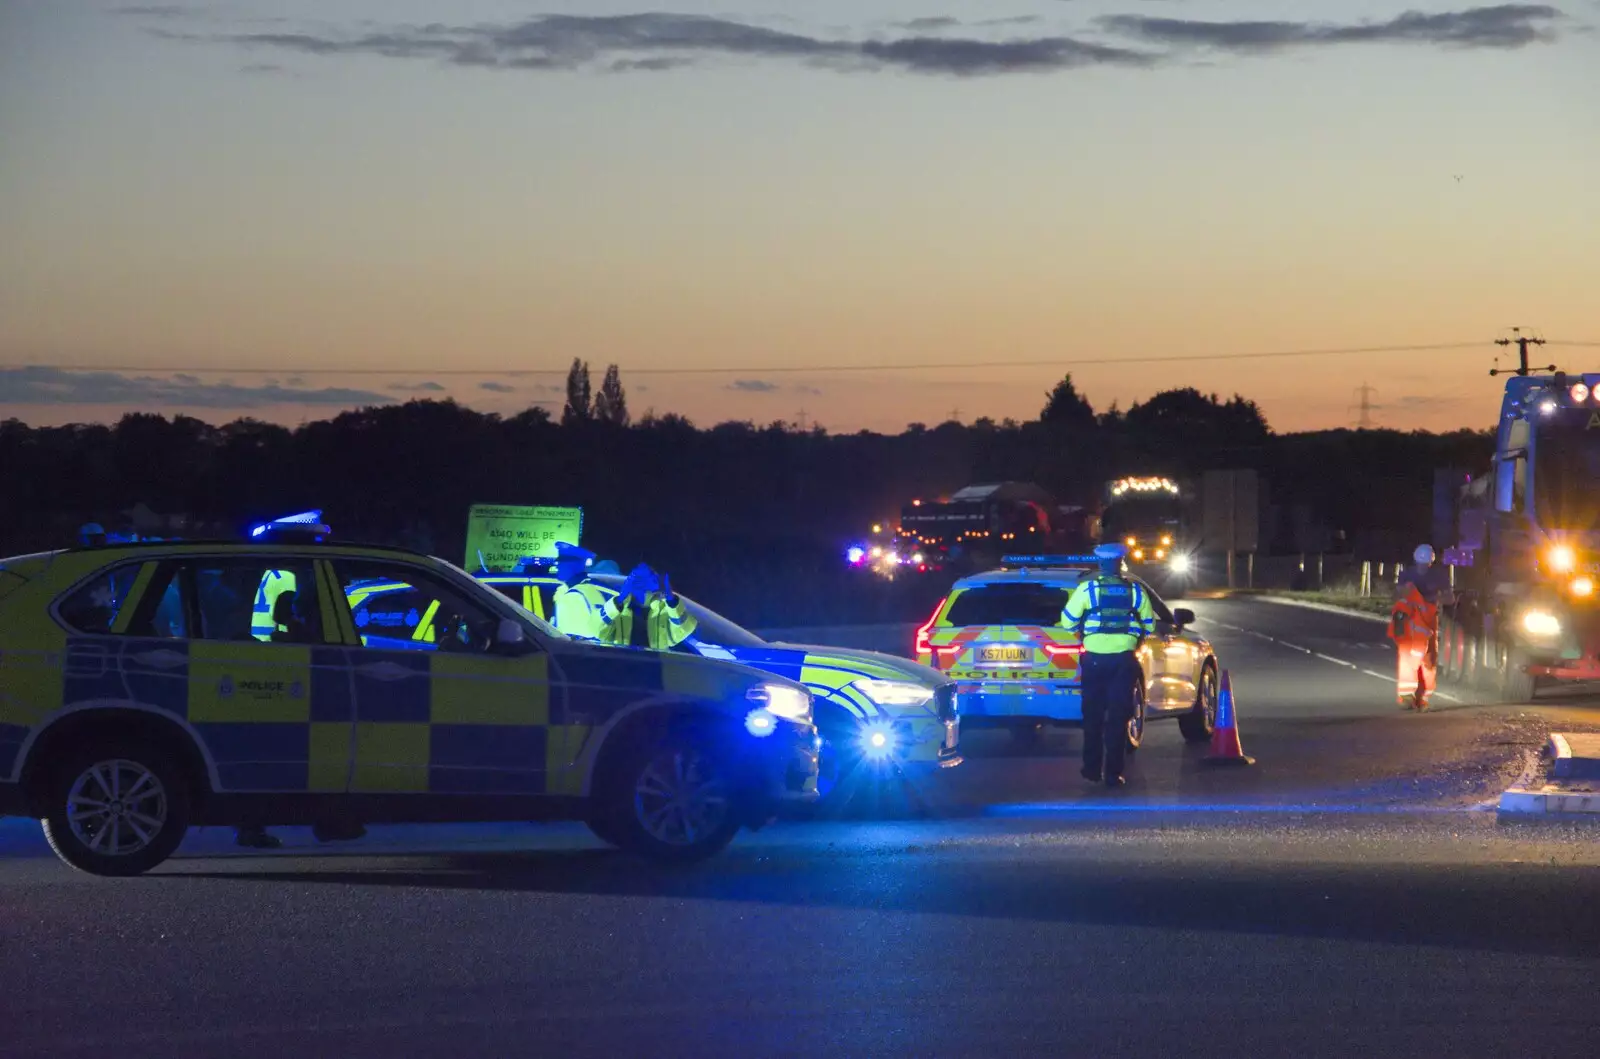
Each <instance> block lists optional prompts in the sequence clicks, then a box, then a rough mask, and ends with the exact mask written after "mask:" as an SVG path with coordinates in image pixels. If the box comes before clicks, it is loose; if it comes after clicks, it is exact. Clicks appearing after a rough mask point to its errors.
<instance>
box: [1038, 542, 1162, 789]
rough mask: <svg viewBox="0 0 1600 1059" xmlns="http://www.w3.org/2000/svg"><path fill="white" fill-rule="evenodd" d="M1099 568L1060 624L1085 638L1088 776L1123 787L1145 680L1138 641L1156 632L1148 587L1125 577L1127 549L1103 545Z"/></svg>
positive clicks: (1085, 772)
mask: <svg viewBox="0 0 1600 1059" xmlns="http://www.w3.org/2000/svg"><path fill="white" fill-rule="evenodd" d="M1094 554H1095V558H1096V559H1098V560H1099V561H1100V572H1099V573H1098V574H1096V575H1095V576H1094V577H1092V578H1088V579H1086V580H1084V581H1082V582H1080V583H1079V584H1078V587H1077V588H1075V589H1073V591H1072V595H1071V596H1070V597H1069V598H1068V599H1067V605H1066V607H1065V608H1063V610H1062V612H1061V624H1062V625H1063V626H1065V627H1067V628H1069V629H1072V630H1073V631H1074V632H1076V633H1078V635H1080V636H1082V637H1083V647H1084V651H1085V654H1084V656H1083V665H1082V667H1081V669H1080V670H1079V672H1080V673H1081V674H1082V680H1083V778H1084V779H1086V780H1088V781H1089V782H1090V783H1098V782H1100V781H1101V780H1102V779H1103V780H1104V781H1105V785H1106V786H1107V787H1121V786H1123V785H1124V784H1125V783H1126V782H1127V780H1125V779H1124V778H1123V776H1122V768H1123V762H1124V759H1125V758H1126V756H1127V752H1128V721H1129V719H1130V718H1131V717H1132V716H1133V710H1134V702H1135V699H1134V696H1135V695H1136V694H1137V691H1138V685H1139V682H1140V681H1141V680H1142V679H1143V677H1142V675H1141V670H1140V668H1139V659H1138V654H1137V652H1138V650H1139V644H1140V643H1141V642H1142V641H1143V640H1144V638H1145V637H1147V636H1151V635H1154V633H1155V631H1156V616H1155V611H1154V610H1153V609H1152V608H1151V606H1150V596H1149V593H1147V592H1146V591H1145V590H1144V586H1143V585H1140V584H1139V583H1137V582H1135V581H1131V580H1129V579H1128V578H1126V577H1124V576H1122V560H1123V557H1124V556H1126V555H1127V554H1128V550H1127V549H1126V548H1124V547H1123V546H1122V545H1120V544H1102V545H1100V547H1098V548H1096V549H1095V550H1094Z"/></svg>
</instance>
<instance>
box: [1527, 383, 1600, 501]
mask: <svg viewBox="0 0 1600 1059" xmlns="http://www.w3.org/2000/svg"><path fill="white" fill-rule="evenodd" d="M1590 414H1591V413H1589V412H1585V411H1582V410H1581V409H1580V410H1579V412H1578V415H1577V416H1576V417H1574V416H1573V415H1572V414H1571V413H1565V414H1563V415H1562V416H1561V417H1560V419H1561V421H1560V422H1557V423H1551V424H1540V430H1539V439H1538V445H1537V448H1536V449H1535V455H1534V474H1533V488H1534V494H1535V503H1536V505H1537V507H1538V514H1539V521H1540V522H1541V523H1542V524H1543V525H1544V528H1545V529H1563V530H1574V531H1585V530H1597V529H1600V490H1597V489H1596V488H1595V483H1596V482H1600V430H1589V429H1588V417H1589V415H1590Z"/></svg>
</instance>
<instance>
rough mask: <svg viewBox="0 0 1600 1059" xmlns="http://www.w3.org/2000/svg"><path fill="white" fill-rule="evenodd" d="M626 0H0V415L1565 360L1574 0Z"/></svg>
mask: <svg viewBox="0 0 1600 1059" xmlns="http://www.w3.org/2000/svg"><path fill="white" fill-rule="evenodd" d="M662 5H663V6H661V7H659V8H655V7H653V6H652V5H641V4H638V3H629V2H625V0H588V2H585V3H561V2H558V0H551V2H546V3H543V4H540V5H528V4H523V3H511V2H506V0H448V2H444V0H435V2H423V0H241V2H223V0H215V2H211V3H204V2H202V3H196V4H193V5H147V6H141V7H129V6H128V5H126V4H117V3H111V2H109V0H0V418H5V417H9V416H15V417H18V418H21V419H23V420H25V421H27V422H29V423H34V424H46V423H60V422H66V421H72V420H111V419H114V418H115V417H117V416H118V415H120V414H122V413H123V412H124V411H127V410H129V409H142V410H153V411H161V412H166V413H169V414H170V413H173V412H185V413H187V414H191V415H198V416H200V417H202V418H205V419H208V420H211V421H214V422H221V421H226V420H228V419H232V418H235V417H237V416H239V415H244V414H249V415H255V416H260V417H264V418H272V419H277V420H281V421H284V422H289V423H296V422H300V421H302V420H304V419H308V418H321V417H324V416H327V415H331V414H333V413H335V412H336V411H338V410H339V409H340V408H342V407H349V406H352V405H354V404H360V403H371V402H374V401H380V400H382V401H395V400H404V399H406V398H408V397H411V396H416V395H431V396H454V397H455V398H457V399H458V400H461V401H463V402H465V403H467V404H470V405H472V406H473V407H476V408H480V409H484V410H488V411H498V412H503V413H510V412H515V411H517V410H520V409H522V408H525V407H527V406H528V405H529V404H533V403H536V402H554V404H553V406H552V410H553V411H556V412H559V401H560V392H559V391H560V390H561V387H562V381H563V379H562V376H563V375H564V373H565V370H566V367H567V365H568V364H569V363H570V361H571V360H572V358H573V357H574V356H580V357H583V358H585V359H587V360H588V361H589V362H590V363H591V366H592V368H593V370H594V372H595V383H596V385H597V386H598V383H599V375H600V373H601V372H603V370H604V367H605V365H606V364H607V363H610V362H616V363H618V364H620V365H621V367H622V373H623V381H624V384H625V385H626V386H627V388H628V393H629V404H630V407H631V408H632V410H633V412H634V414H635V416H637V415H639V414H641V413H643V412H644V411H646V410H647V409H649V408H651V407H653V408H654V409H655V410H656V411H658V412H665V411H676V412H680V413H682V414H685V415H688V416H689V417H690V418H692V419H694V420H695V421H696V422H699V423H702V424H709V423H711V422H715V421H719V420H723V419H753V420H756V421H757V422H762V423H765V422H768V421H771V420H774V419H795V418H797V417H798V415H799V413H800V412H801V410H802V409H803V410H804V411H805V413H806V417H807V419H808V420H809V421H811V422H821V423H822V424H824V425H825V426H827V427H828V428H830V429H833V430H855V429H860V428H863V427H865V428H871V429H877V430H889V431H897V430H899V429H901V428H903V427H904V426H905V424H906V423H908V422H911V421H922V422H927V423H930V424H931V423H936V422H939V421H941V420H944V419H946V418H948V417H949V415H950V414H951V412H952V411H954V410H957V409H959V411H960V417H961V418H962V419H963V420H965V421H967V422H971V421H972V419H974V418H975V417H978V416H984V415H986V416H991V417H993V418H995V419H1000V418H1004V417H1008V416H1009V417H1016V418H1032V417H1033V416H1035V415H1036V414H1037V413H1038V410H1039V408H1040V405H1041V404H1042V402H1043V399H1044V394H1045V392H1046V391H1047V390H1048V389H1049V388H1050V386H1051V385H1052V384H1053V383H1054V381H1055V380H1056V379H1058V378H1059V377H1060V375H1061V374H1062V372H1063V371H1065V370H1071V371H1072V373H1073V375H1074V378H1075V379H1076V380H1077V382H1078V384H1079V387H1080V389H1081V390H1083V391H1084V392H1085V393H1086V394H1087V396H1088V397H1089V398H1090V399H1091V401H1093V403H1094V404H1095V405H1096V407H1097V408H1104V407H1105V406H1107V405H1109V404H1110V403H1111V402H1112V401H1113V400H1116V401H1118V402H1120V403H1121V404H1122V405H1123V406H1126V405H1127V404H1128V403H1130V402H1131V401H1134V400H1137V399H1141V398H1145V397H1148V396H1149V395H1150V394H1151V393H1153V392H1155V391H1157V390H1161V389H1166V388H1171V387H1174V386H1184V385H1194V386H1198V387H1200V388H1202V389H1204V390H1216V391H1219V392H1221V393H1223V394H1229V393H1232V392H1234V391H1238V392H1241V393H1243V394H1245V395H1246V396H1249V397H1252V398H1255V399H1256V400H1257V401H1259V402H1260V403H1261V405H1262V407H1263V409H1264V410H1265V411H1266V413H1267V416H1268V419H1269V421H1270V422H1271V423H1272V425H1273V427H1274V428H1276V429H1278V430H1295V429H1308V428H1318V427H1331V426H1340V425H1347V424H1349V423H1351V422H1352V416H1353V413H1352V411H1351V405H1352V404H1353V402H1354V401H1355V400H1356V393H1355V390H1356V387H1358V386H1359V385H1361V384H1362V383H1363V382H1367V383H1370V384H1372V385H1373V386H1375V387H1377V393H1376V395H1375V396H1374V397H1373V399H1372V400H1373V404H1374V418H1375V419H1376V421H1377V422H1378V423H1380V424H1382V425H1385V426H1395V427H1400V428H1402V429H1412V428H1428V429H1447V428H1454V427H1457V426H1473V427H1478V428H1486V427H1488V426H1489V425H1490V424H1491V422H1492V420H1493V417H1494V414H1495V411H1496V408H1497V397H1496V395H1497V393H1498V391H1499V384H1498V382H1497V381H1495V380H1491V379H1490V378H1489V377H1488V375H1487V370H1488V369H1489V368H1490V367H1491V366H1493V359H1494V355H1495V353H1496V347H1495V346H1494V345H1493V344H1492V342H1493V339H1495V338H1497V337H1500V336H1503V335H1505V334H1506V333H1507V330H1506V329H1507V328H1508V327H1510V326H1512V325H1522V326H1524V327H1528V328H1532V329H1536V330H1537V331H1538V332H1539V333H1542V334H1543V335H1545V336H1547V337H1548V338H1549V339H1550V340H1551V345H1550V346H1548V347H1546V349H1545V350H1544V354H1545V356H1546V358H1548V359H1554V360H1556V361H1557V362H1559V363H1561V364H1562V366H1563V367H1567V368H1571V369H1577V370H1583V369H1585V368H1588V369H1590V370H1594V369H1600V347H1590V348H1584V347H1577V346H1572V347H1562V346H1559V345H1557V342H1558V341H1563V340H1564V341H1568V342H1595V341H1597V340H1600V314H1597V313H1596V310H1595V306H1596V304H1597V301H1596V298H1597V295H1596V292H1597V291H1600V33H1597V32H1596V30H1595V27H1597V26H1600V3H1596V2H1595V0H1565V2H1564V3H1561V4H1558V5H1556V6H1540V5H1500V6H1480V7H1470V6H1467V5H1466V4H1464V3H1440V2H1434V0H1414V2H1406V0H1304V2H1299V0H1297V2H1279V3H1267V2H1248V3H1247V2H1241V0H1170V2H1164V0H989V2H982V3H980V2H976V0H809V2H790V3H775V2H772V0H761V2H756V0H725V2H721V3H705V2H695V0H675V2H670V3H668V2H666V0H662ZM1262 20H1293V21H1262ZM1453 343H1466V344H1468V345H1467V346H1466V347H1465V348H1457V349H1437V350H1431V351H1420V352H1412V353H1399V352H1394V353H1366V354H1357V355H1343V356H1323V357H1278V358H1260V359H1249V360H1231V361H1230V360H1211V361H1204V362H1200V361H1197V362H1192V363H1165V364H1162V363H1122V364H1118V363H1115V361H1117V360H1118V359H1124V358H1135V357H1152V356H1167V357H1205V356H1213V355H1217V354H1241V353H1255V352H1273V351H1289V350H1303V349H1308V348H1311V349H1342V348H1351V347H1362V348H1365V347H1395V346H1405V345H1430V346H1431V345H1439V344H1453ZM1474 344H1475V345H1474ZM995 361H999V362H1017V361H1022V362H1039V363H1037V364H1035V365H1034V366H1019V367H994V368H989V369H984V368H980V367H974V366H972V365H976V364H982V363H985V362H995ZM1085 361H1097V362H1100V363H1093V364H1086V363H1083V362H1085ZM1108 362H1111V363H1108ZM928 364H954V365H963V366H958V367H951V368H944V369H931V368H927V367H917V368H915V369H914V370H892V366H895V365H928ZM839 365H855V366H870V367H874V368H877V369H879V370H874V371H861V372H853V373H844V372H837V371H829V370H828V368H830V367H832V366H839ZM70 366H87V367H91V368H96V369H114V370H102V371H97V372H95V373H90V374H86V375H74V374H63V373H61V372H59V371H58V370H56V369H60V368H63V367H70ZM685 368H707V369H729V370H728V371H726V372H723V373H703V374H651V373H650V372H652V371H658V370H660V369H685ZM157 369H164V371H163V372H162V373H161V374H157ZM257 369H259V370H257ZM519 370H520V371H545V372H548V374H544V375H520V376H517V375H511V374H507V373H508V372H513V371H519ZM167 371H176V372H180V373H181V375H180V376H173V375H170V374H166V372H167ZM356 372H361V373H362V374H357V373H356ZM373 372H388V374H381V373H378V374H374V373H373ZM474 372H476V373H477V374H472V373H474Z"/></svg>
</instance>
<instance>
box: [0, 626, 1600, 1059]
mask: <svg viewBox="0 0 1600 1059" xmlns="http://www.w3.org/2000/svg"><path fill="white" fill-rule="evenodd" d="M1195 609H1196V610H1197V611H1199V612H1200V614H1201V618H1202V624H1201V629H1202V631H1203V632H1204V633H1205V634H1206V635H1208V636H1211V637H1212V638H1213V639H1214V641H1215V642H1216V643H1217V645H1218V648H1219V651H1220V652H1221V653H1222V655H1223V658H1224V660H1225V662H1226V664H1227V665H1228V667H1229V669H1230V671H1231V672H1232V673H1233V675H1234V678H1235V681H1236V686H1237V691H1238V695H1239V703H1238V708H1239V719H1240V725H1241V731H1242V733H1243V736H1244V742H1245V749H1246V750H1247V751H1248V752H1249V753H1251V754H1253V755H1255V756H1256V757H1257V758H1258V759H1259V764H1258V765H1257V766H1256V768H1254V769H1249V770H1239V771H1234V770H1225V771H1222V772H1211V771H1208V770H1205V769H1204V768H1203V767H1202V766H1200V765H1199V764H1198V762H1197V760H1196V759H1197V756H1198V752H1197V751H1196V750H1195V749H1194V748H1186V747H1185V746H1184V745H1183V743H1182V741H1181V739H1180V738H1179V737H1178V733H1177V731H1176V726H1175V725H1173V724H1170V723H1165V722H1164V723H1161V724H1153V725H1152V726H1151V728H1150V731H1149V733H1148V735H1147V742H1146V746H1145V748H1144V749H1143V750H1141V751H1140V752H1139V754H1138V755H1137V757H1136V759H1135V764H1134V765H1133V767H1132V768H1131V769H1130V786H1129V788H1128V789H1127V790H1124V791H1121V792H1113V793H1106V792H1103V791H1100V790H1098V789H1093V788H1088V787H1087V785H1085V784H1083V783H1082V782H1081V781H1080V780H1078V778H1077V777H1076V775H1075V768H1074V767H1073V761H1072V757H1073V755H1074V754H1075V753H1076V748H1077V737H1076V735H1075V734H1064V735H1062V736H1060V737H1059V738H1055V739H1052V740H1050V741H1049V742H1048V743H1047V744H1046V745H1045V747H1043V748H1042V749H1041V750H1039V751H1037V752H1033V753H1029V754H1023V753H1022V752H1020V751H1019V750H1017V749H1016V748H1014V747H1012V746H1011V744H1010V742H1009V740H1008V739H1007V738H1006V737H1004V736H1000V735H998V734H995V735H986V736H985V737H983V738H973V739H972V740H971V743H970V745H969V747H968V749H969V760H968V762H967V763H966V764H964V765H962V766H961V767H960V768H958V769H955V770H953V771H951V772H949V773H945V774H942V775H941V776H939V777H936V779H937V780H939V781H948V782H947V783H946V782H940V783H939V784H937V785H935V784H933V783H929V784H925V785H923V789H922V793H923V796H924V797H923V806H922V810H923V812H925V813H927V814H930V815H928V816H927V817H925V818H902V819H888V820H866V821H828V822H813V823H792V824H779V825H775V826H773V827H771V828H768V829H766V830H764V831H762V832H760V833H758V834H755V835H749V836H745V837H743V838H741V840H740V841H739V842H738V843H736V844H735V846H734V847H733V848H732V849H731V850H729V851H728V853H727V854H726V855H724V856H723V857H721V858H719V859H717V860H714V861H712V862H710V863H707V864H703V865H698V866H695V867H691V868H686V869H677V870H661V869H655V868H650V867H648V866H643V865H641V864H639V863H638V862H636V861H634V860H632V859H630V858H628V857H626V856H624V855H622V854H618V853H613V852H609V851H604V850H600V849H597V848H595V847H594V845H593V844H592V843H591V842H590V841H588V840H587V839H586V838H585V837H584V836H583V834H582V833H581V832H580V831H577V830H575V829H571V828H545V829H536V828H525V829H508V828H504V827H484V828H450V829H431V830H429V829H417V828H392V829H377V828H375V829H374V832H373V834H372V836H370V837H369V839H367V840H365V841H363V842H362V843H360V844H357V845H351V846H347V847H341V848H340V849H339V850H338V851H337V852H335V853H323V854H322V855H318V856H312V855H307V854H308V851H307V850H306V849H304V848H303V846H304V845H305V844H308V843H309V839H308V838H307V836H305V835H304V834H303V833H301V832H298V831H291V832H286V837H288V838H289V839H290V841H291V843H292V844H293V845H294V846H296V847H302V848H291V849H288V850H285V851H284V852H282V853H277V854H265V855H262V854H252V855H233V854H232V853H231V852H230V847H229V846H228V845H227V841H226V836H225V835H223V834H218V833H216V832H210V833H198V834H196V835H195V836H193V837H192V839H191V841H190V843H189V844H188V846H187V847H186V850H185V853H186V854H187V855H185V856H181V857H179V858H176V859H174V860H173V861H171V862H169V864H168V865H166V866H164V867H163V868H162V869H161V870H160V871H158V872H157V873H155V874H153V875H151V876H148V877H145V878H140V879H133V880H120V881H111V880H100V879H94V878H90V877H87V876H83V875H78V874H74V873H72V872H70V871H68V870H67V869H65V868H64V867H62V866H60V865H58V864H57V863H56V862H55V861H54V860H53V859H51V858H50V857H49V856H48V853H47V851H45V850H44V849H43V847H42V843H40V842H39V841H38V840H37V838H36V837H34V832H33V830H32V828H31V825H24V824H23V823H22V822H19V821H7V822H4V823H0V851H3V856H0V971H3V972H4V976H5V986H4V988H0V1055H5V1056H11V1055H50V1056H79V1055H83V1056H87V1055H100V1054H106V1053H107V1052H110V1051H112V1050H114V1051H115V1054H117V1055H118V1056H120V1057H130V1056H142V1055H150V1056H162V1057H171V1056H185V1057H188V1056H229V1057H239V1056H255V1055H260V1056H271V1057H289V1056H330V1055H337V1056H349V1057H368V1056H371V1057H390V1056H395V1057H398V1056H413V1055H415V1056H422V1055H430V1056H431V1055H443V1056H457V1055H474V1056H497V1055H528V1056H559V1057H568V1056H580V1055H603V1056H723V1055H728V1056H735V1055H736V1056H741V1057H755V1056H769V1055H770V1056H791V1055H792V1056H813V1055H818V1054H829V1055H840V1056H899V1055H905V1056H919V1057H920V1056H946V1055H949V1056H984V1057H989V1056H1008V1055H1051V1056H1062V1055H1093V1056H1119V1055H1138V1056H1141V1057H1147V1056H1151V1055H1170V1054H1178V1053H1182V1054H1189V1055H1195V1056H1212V1055H1216V1056H1228V1057H1229V1059H1236V1057H1237V1056H1239V1055H1241V1054H1260V1055H1294V1056H1296V1057H1300V1056H1320V1055H1329V1056H1335V1055H1338V1056H1345V1055H1353V1054H1379V1055H1385V1056H1400V1055H1419V1056H1421V1055H1426V1056H1429V1057H1437V1056H1439V1055H1450V1056H1479V1055H1482V1056H1505V1055H1513V1054H1529V1053H1534V1052H1544V1051H1547V1050H1554V1049H1565V1050H1567V1051H1568V1053H1569V1054H1592V1053H1593V1052H1594V1051H1595V1050H1596V1041H1597V1039H1600V1036H1597V1035H1600V1008H1597V1007H1596V1005H1595V1004H1594V1002H1593V988H1594V987H1593V982H1594V981H1595V977H1596V972H1597V971H1600V915H1596V914H1595V912H1594V901H1595V894H1596V893H1597V892H1600V828H1597V827H1593V826H1587V825H1584V824H1557V825H1552V824H1540V825H1532V824H1521V823H1512V822H1508V821H1501V820H1497V818H1496V816H1495V814H1494V813H1493V812H1488V811H1484V810H1483V809H1481V808H1479V806H1480V805H1481V804H1482V803H1483V802H1484V800H1485V799H1487V798H1489V797H1491V796H1492V795H1493V794H1494V793H1497V791H1498V790H1499V789H1500V788H1501V787H1503V786H1504V784H1505V782H1507V780H1508V777H1510V776H1514V775H1515V774H1516V773H1517V772H1518V771H1520V769H1521V767H1522V764H1523V754H1524V752H1526V751H1527V750H1529V749H1531V748H1533V747H1535V746H1536V745H1537V744H1538V742H1539V741H1540V740H1542V738H1543V735H1544V732H1545V731H1546V730H1547V729H1548V727H1549V726H1550V725H1551V724H1553V723H1560V724H1561V725H1562V726H1564V727H1565V726H1568V725H1572V724H1584V725H1586V726H1591V727H1592V726H1593V724H1594V722H1595V720H1597V719H1600V708H1596V707H1592V706H1584V705H1574V704H1557V705H1539V706H1512V707H1506V706H1498V705H1494V706H1481V705H1474V704H1470V703H1441V704H1440V706H1439V710H1438V712H1437V713H1433V712H1430V713H1429V714H1425V715H1416V714H1412V713H1407V712H1403V711H1400V710H1398V709H1397V708H1396V707H1395V705H1394V703H1393V687H1392V685H1388V686H1385V683H1384V681H1383V680H1382V678H1381V677H1380V676H1372V675H1368V674H1367V673H1366V672H1364V670H1371V671H1372V672H1375V673H1380V674H1381V673H1382V671H1383V669H1384V666H1385V664H1386V663H1387V661H1388V658H1387V656H1386V655H1385V654H1383V653H1382V651H1381V650H1380V647H1381V644H1382V640H1381V637H1382V627H1381V626H1380V625H1376V624H1370V623H1364V622H1361V621H1359V620H1357V619H1352V618H1346V617H1342V616H1335V615H1323V614H1318V613H1314V612H1308V611H1303V610H1298V609H1291V608H1286V607H1279V606H1273V605H1270V604H1266V603H1261V602H1239V601H1215V602H1209V601H1207V602H1200V603H1197V604H1196V605H1195ZM1263 636H1269V637H1272V639H1270V640H1269V639H1264V638H1263ZM1308 652H1309V653H1308ZM1319 655H1325V656H1327V657H1326V658H1322V657H1319ZM1343 663H1353V665H1350V664H1343ZM1369 663H1370V664H1369ZM909 814H910V810H907V811H906V812H900V813H896V812H894V811H891V812H889V814H888V815H890V816H896V815H899V816H909ZM1574 1050H1575V1051H1574Z"/></svg>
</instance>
